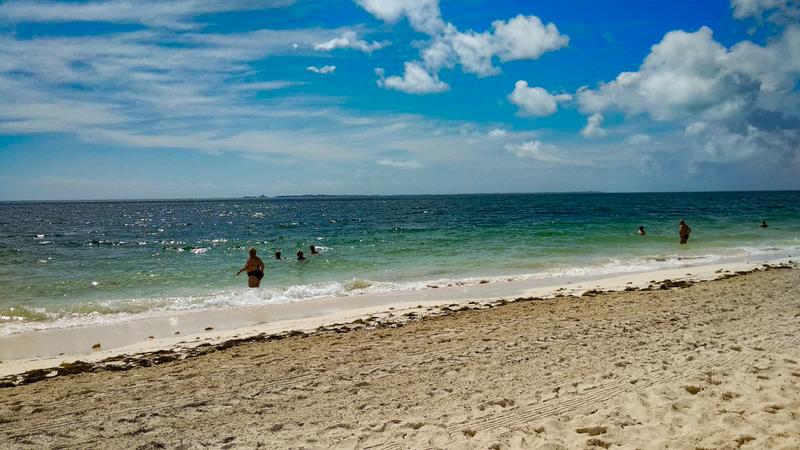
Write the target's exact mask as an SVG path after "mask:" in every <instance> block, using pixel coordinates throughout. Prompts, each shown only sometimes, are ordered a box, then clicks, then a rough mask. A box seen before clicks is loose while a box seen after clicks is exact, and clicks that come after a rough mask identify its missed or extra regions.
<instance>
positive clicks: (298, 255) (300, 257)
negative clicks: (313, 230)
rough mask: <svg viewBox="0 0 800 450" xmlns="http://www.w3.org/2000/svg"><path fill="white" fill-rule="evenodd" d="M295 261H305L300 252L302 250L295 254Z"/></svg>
mask: <svg viewBox="0 0 800 450" xmlns="http://www.w3.org/2000/svg"><path fill="white" fill-rule="evenodd" d="M297 260H298V261H305V260H306V257H305V256H303V251H302V250H300V251H299V252H297Z"/></svg>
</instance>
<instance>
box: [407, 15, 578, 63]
mask: <svg viewBox="0 0 800 450" xmlns="http://www.w3.org/2000/svg"><path fill="white" fill-rule="evenodd" d="M492 28H493V31H484V32H481V33H478V32H475V31H471V30H470V31H465V32H460V31H458V29H456V27H455V26H454V25H452V24H447V25H446V27H445V28H444V30H443V32H442V33H441V34H440V35H438V36H437V37H435V38H434V40H433V41H432V42H431V44H430V45H429V46H428V47H427V48H425V49H423V50H422V60H423V61H424V62H425V64H426V65H427V67H428V69H430V70H432V71H438V70H440V69H442V68H452V67H453V66H455V64H460V65H461V67H462V68H463V69H464V71H465V72H469V73H474V74H476V75H478V76H480V77H487V76H491V75H497V74H499V73H500V69H499V68H498V67H495V66H494V60H495V59H498V60H500V61H501V62H508V61H515V60H524V59H528V60H535V59H539V57H541V56H542V54H544V53H545V52H548V51H555V50H558V49H560V48H562V47H564V46H566V45H567V44H568V43H569V37H567V36H565V35H562V34H561V33H559V31H558V28H557V27H556V26H555V25H554V24H552V23H550V24H547V25H544V24H543V23H542V21H541V20H540V19H539V18H538V17H536V16H522V15H519V16H516V17H514V18H512V19H509V20H508V21H507V22H504V21H502V20H496V21H494V22H492Z"/></svg>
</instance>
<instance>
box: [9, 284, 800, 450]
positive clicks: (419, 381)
mask: <svg viewBox="0 0 800 450" xmlns="http://www.w3.org/2000/svg"><path fill="white" fill-rule="evenodd" d="M390 314H391V315H390ZM425 314H427V315H429V316H430V317H427V318H424V319H422V320H418V317H420V316H423V315H425ZM798 344H800V271H798V270H796V269H785V268H784V269H773V270H768V271H757V272H754V273H749V274H743V275H739V276H734V277H728V278H726V279H722V280H718V281H708V282H701V283H694V284H692V283H659V284H655V285H652V287H651V288H650V289H649V290H644V291H642V290H633V291H630V292H615V293H597V292H592V291H590V292H588V293H587V294H586V295H584V296H580V297H574V296H563V297H558V298H551V299H523V300H519V301H514V302H510V303H507V302H493V303H489V304H485V303H479V302H475V303H467V304H456V305H454V306H452V307H440V308H435V307H432V306H424V305H423V308H418V311H416V312H415V311H413V310H410V311H403V312H402V314H401V313H397V314H392V313H389V314H386V315H381V316H378V315H376V316H373V317H372V318H368V319H367V320H362V321H361V322H359V323H353V324H339V325H332V326H327V327H324V328H321V329H319V330H317V331H315V332H313V333H311V334H306V333H304V332H298V333H283V334H278V335H274V334H273V335H265V334H260V335H255V336H250V337H248V338H245V339H242V340H241V341H239V342H237V341H235V340H233V341H232V340H227V341H222V342H215V343H213V344H212V343H209V344H207V345H204V346H200V347H193V348H192V349H182V350H180V351H163V352H155V353H151V354H149V355H140V356H137V357H130V358H129V359H128V360H126V359H125V358H119V359H117V361H108V362H106V363H105V365H98V364H94V363H93V364H87V365H86V367H83V368H80V367H78V368H74V369H75V370H74V371H75V372H81V371H82V370H87V371H88V372H83V373H78V374H75V375H63V376H55V377H54V378H52V379H49V378H47V375H50V374H52V371H47V372H46V373H45V374H43V375H42V376H41V377H39V378H45V379H43V380H41V381H37V382H33V383H30V384H24V385H21V386H16V387H5V388H2V389H0V424H1V425H2V426H1V427H0V447H2V448H18V447H19V448H41V447H53V446H80V447H132V448H137V447H139V448H172V447H200V446H210V447H214V448H233V447H242V448H252V447H259V446H261V447H264V448H330V447H339V448H429V447H456V448H548V449H557V448H617V447H619V446H621V448H667V447H669V448H731V449H733V448H787V449H789V448H800V345H798ZM193 352H194V353H193ZM161 357H163V358H162V359H163V360H159V358H161ZM148 358H149V359H148ZM181 358H185V359H183V360H181ZM143 361H144V362H143ZM112 363H113V364H112ZM143 365H150V367H141V366H143ZM101 366H102V368H101ZM114 366H116V367H114ZM92 371H94V372H92ZM65 372H67V370H65ZM31 381H33V380H31Z"/></svg>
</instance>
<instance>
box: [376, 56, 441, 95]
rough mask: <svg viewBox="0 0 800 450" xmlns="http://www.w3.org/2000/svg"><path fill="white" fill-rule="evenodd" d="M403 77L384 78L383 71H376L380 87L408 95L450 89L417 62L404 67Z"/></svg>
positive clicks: (406, 64)
mask: <svg viewBox="0 0 800 450" xmlns="http://www.w3.org/2000/svg"><path fill="white" fill-rule="evenodd" d="M403 66H404V71H403V76H402V77H399V76H396V75H395V76H390V77H384V73H383V69H376V70H375V72H376V73H377V74H378V76H379V79H378V86H380V87H382V88H386V89H394V90H398V91H402V92H406V93H408V94H436V93H440V92H444V91H447V90H448V89H450V87H449V86H448V85H447V83H445V82H443V81H441V80H440V79H439V77H438V76H436V75H432V74H430V73H429V72H428V71H427V70H425V69H424V68H422V67H421V66H420V65H419V64H417V63H415V62H407V63H405V64H404V65H403Z"/></svg>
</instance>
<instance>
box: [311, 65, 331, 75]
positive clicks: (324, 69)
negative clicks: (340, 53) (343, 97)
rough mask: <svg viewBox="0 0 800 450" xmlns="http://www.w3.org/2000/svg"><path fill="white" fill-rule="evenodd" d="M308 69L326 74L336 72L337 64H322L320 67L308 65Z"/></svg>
mask: <svg viewBox="0 0 800 450" xmlns="http://www.w3.org/2000/svg"><path fill="white" fill-rule="evenodd" d="M306 70H307V71H309V72H314V73H319V74H322V75H325V74H329V73H333V72H336V66H320V67H316V66H308V67H306Z"/></svg>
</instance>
